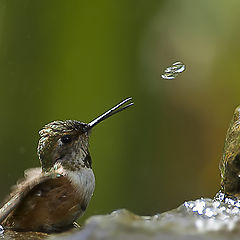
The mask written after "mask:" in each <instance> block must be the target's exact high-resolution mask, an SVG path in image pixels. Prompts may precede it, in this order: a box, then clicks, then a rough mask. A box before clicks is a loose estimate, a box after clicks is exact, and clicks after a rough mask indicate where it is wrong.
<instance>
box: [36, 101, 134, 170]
mask: <svg viewBox="0 0 240 240" xmlns="http://www.w3.org/2000/svg"><path fill="white" fill-rule="evenodd" d="M131 100H132V98H127V99H125V100H123V101H122V102H120V103H119V104H117V105H116V106H114V107H113V108H111V109H110V110H108V111H107V112H105V113H103V114H102V115H100V116H99V117H97V118H96V119H94V120H93V121H91V122H90V123H82V122H79V121H75V120H65V121H54V122H51V123H48V124H47V125H45V126H44V127H43V129H42V130H41V131H39V134H40V140H39V143H38V156H39V159H40V162H41V165H42V169H43V170H44V171H49V170H51V169H52V168H55V167H57V166H63V167H64V168H66V169H69V170H72V171H74V170H78V169H80V168H83V167H91V157H90V154H89V152H88V139H89V134H90V130H91V129H92V128H93V127H94V126H96V125H97V124H98V123H100V122H101V121H103V120H105V119H107V118H108V117H110V116H112V115H114V114H115V113H118V112H120V111H122V110H124V109H126V108H128V107H130V106H132V105H133V102H130V103H128V104H127V105H125V103H126V102H129V101H131ZM122 105H125V106H123V107H121V106H122ZM120 107H121V108H120Z"/></svg>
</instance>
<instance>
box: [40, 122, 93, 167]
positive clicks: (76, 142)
mask: <svg viewBox="0 0 240 240" xmlns="http://www.w3.org/2000/svg"><path fill="white" fill-rule="evenodd" d="M87 127H88V124H86V123H82V122H79V121H75V120H65V121H54V122H51V123H48V124H46V125H45V126H44V127H43V129H42V130H41V131H39V134H40V140H39V144H38V156H39V159H40V161H41V164H42V168H43V170H45V171H47V170H49V169H51V168H52V167H54V165H55V164H56V163H57V164H61V165H62V166H64V167H65V168H69V169H72V170H74V169H78V168H80V167H84V166H88V167H91V161H90V159H91V158H90V156H89V153H88V137H89V130H87Z"/></svg>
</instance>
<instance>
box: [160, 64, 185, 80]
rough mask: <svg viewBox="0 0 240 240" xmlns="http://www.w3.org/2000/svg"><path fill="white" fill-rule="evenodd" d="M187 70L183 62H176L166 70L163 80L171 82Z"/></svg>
mask: <svg viewBox="0 0 240 240" xmlns="http://www.w3.org/2000/svg"><path fill="white" fill-rule="evenodd" d="M184 70H185V65H184V64H183V63H182V62H175V63H173V64H172V65H171V66H170V67H168V68H166V69H165V71H164V74H162V75H161V77H162V78H163V79H167V80H171V79H174V78H176V77H177V75H178V74H179V73H181V72H183V71H184Z"/></svg>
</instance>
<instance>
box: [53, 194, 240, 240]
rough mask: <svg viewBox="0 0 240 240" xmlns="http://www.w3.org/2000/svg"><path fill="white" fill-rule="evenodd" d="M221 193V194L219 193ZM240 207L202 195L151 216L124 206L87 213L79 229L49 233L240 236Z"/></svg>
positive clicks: (69, 239)
mask: <svg viewBox="0 0 240 240" xmlns="http://www.w3.org/2000/svg"><path fill="white" fill-rule="evenodd" d="M220 197H221V196H220ZM239 236H240V208H239V207H238V206H236V202H233V201H232V202H230V201H228V202H227V203H224V202H221V201H218V200H214V199H208V198H202V199H197V200H195V201H188V202H185V203H184V204H182V205H181V206H180V207H178V208H177V209H174V210H171V211H168V212H165V213H162V214H156V215H154V216H138V215H135V214H133V213H131V212H129V211H127V210H125V209H122V210H117V211H114V212H112V213H111V214H109V215H99V216H93V217H90V218H89V219H88V220H87V221H86V224H85V226H84V227H83V228H82V229H81V230H78V231H73V232H71V233H70V232H69V233H65V234H60V235H57V236H56V235H52V236H50V237H49V238H50V239H51V240H55V239H59V240H95V239H98V240H103V239H104V240H122V239H124V240H128V239H131V240H134V239H136V240H157V239H161V240H170V239H184V240H188V239H194V240H198V239H199V240H205V239H206V240H208V239H220V240H222V239H230V238H231V239H239Z"/></svg>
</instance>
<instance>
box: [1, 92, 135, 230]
mask: <svg viewBox="0 0 240 240" xmlns="http://www.w3.org/2000/svg"><path fill="white" fill-rule="evenodd" d="M132 105H133V102H132V98H131V97H130V98H127V99H125V100H123V101H122V102H120V103H119V104H117V105H116V106H114V107H113V108H111V109H110V110H108V111H106V112H105V113H103V114H102V115H100V116H99V117H97V118H95V119H94V120H93V121H91V122H90V123H83V122H80V121H76V120H65V121H53V122H51V123H48V124H46V125H45V126H44V127H43V129H42V130H40V131H39V135H40V139H39V143H38V148H37V154H38V157H39V160H40V163H41V167H39V168H32V169H27V170H26V171H25V172H24V179H22V180H20V181H19V182H18V183H17V184H16V186H14V189H13V191H12V193H11V194H10V196H9V197H8V199H7V200H6V201H5V202H4V203H3V205H2V207H1V208H0V223H1V224H2V225H3V226H4V227H5V228H10V229H13V230H15V231H36V232H46V233H51V232H61V231H64V230H67V229H69V228H72V227H73V226H74V222H75V221H76V220H77V219H78V218H79V217H81V216H82V215H83V213H84V212H85V210H86V208H87V206H88V204H89V201H90V199H91V197H92V195H93V192H94V188H95V177H94V173H93V170H92V160H91V156H90V153H89V150H88V144H89V135H90V132H91V129H92V128H93V127H94V126H96V125H97V124H98V123H100V122H102V121H103V120H105V119H107V118H109V117H110V116H112V115H114V114H116V113H118V112H120V111H122V110H124V109H126V108H128V107H130V106H132Z"/></svg>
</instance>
